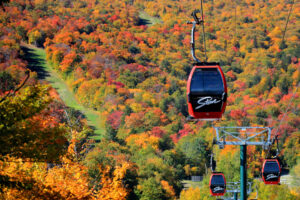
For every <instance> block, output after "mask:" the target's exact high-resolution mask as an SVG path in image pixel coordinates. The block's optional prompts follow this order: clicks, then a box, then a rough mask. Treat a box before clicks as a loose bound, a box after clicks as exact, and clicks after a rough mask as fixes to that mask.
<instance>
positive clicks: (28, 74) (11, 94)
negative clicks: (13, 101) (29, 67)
mask: <svg viewBox="0 0 300 200" xmlns="http://www.w3.org/2000/svg"><path fill="white" fill-rule="evenodd" d="M25 74H26V75H27V77H26V78H25V80H24V81H23V82H22V83H21V84H20V85H19V86H18V87H17V88H16V89H14V91H13V92H9V93H7V94H6V95H5V96H4V97H3V98H2V99H1V100H0V103H2V101H4V100H5V99H6V98H7V97H10V96H13V95H15V94H16V92H18V91H19V90H20V89H21V88H22V87H23V86H24V85H25V83H26V82H27V80H28V79H29V77H30V73H29V71H26V72H25Z"/></svg>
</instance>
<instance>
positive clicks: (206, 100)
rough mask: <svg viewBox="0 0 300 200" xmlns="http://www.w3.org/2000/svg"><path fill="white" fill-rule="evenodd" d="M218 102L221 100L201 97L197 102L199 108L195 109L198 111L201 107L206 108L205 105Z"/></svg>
mask: <svg viewBox="0 0 300 200" xmlns="http://www.w3.org/2000/svg"><path fill="white" fill-rule="evenodd" d="M220 101H221V100H217V99H213V98H212V97H202V98H200V99H199V100H198V101H197V103H198V104H199V106H197V107H196V110H197V109H200V108H202V107H203V106H206V105H210V104H217V103H219V102H220Z"/></svg>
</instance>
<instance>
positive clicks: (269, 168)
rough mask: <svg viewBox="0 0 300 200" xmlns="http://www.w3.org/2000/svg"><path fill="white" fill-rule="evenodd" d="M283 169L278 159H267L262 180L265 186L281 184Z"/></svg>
mask: <svg viewBox="0 0 300 200" xmlns="http://www.w3.org/2000/svg"><path fill="white" fill-rule="evenodd" d="M280 174H281V168H280V164H279V162H278V160H277V159H266V160H265V161H264V164H263V168H262V178H263V181H264V183H265V184H275V185H277V184H279V182H280Z"/></svg>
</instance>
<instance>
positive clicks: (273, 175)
mask: <svg viewBox="0 0 300 200" xmlns="http://www.w3.org/2000/svg"><path fill="white" fill-rule="evenodd" d="M277 177H278V176H276V175H275V174H269V175H268V176H267V177H266V180H269V179H272V178H277Z"/></svg>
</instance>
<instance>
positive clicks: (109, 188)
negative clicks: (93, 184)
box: [96, 162, 135, 200]
mask: <svg viewBox="0 0 300 200" xmlns="http://www.w3.org/2000/svg"><path fill="white" fill-rule="evenodd" d="M110 170H111V169H110V168H109V167H107V168H106V169H104V170H101V171H102V172H103V175H102V178H101V185H102V188H101V189H100V190H99V191H98V192H96V196H97V199H103V200H111V199H118V200H126V199H127V196H128V194H129V192H130V190H128V189H126V186H125V185H124V184H123V181H124V178H125V176H126V174H127V172H128V171H130V170H135V168H134V166H133V165H132V164H130V163H128V162H124V163H122V164H121V166H116V168H115V169H114V171H113V176H110Z"/></svg>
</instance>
